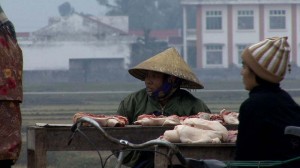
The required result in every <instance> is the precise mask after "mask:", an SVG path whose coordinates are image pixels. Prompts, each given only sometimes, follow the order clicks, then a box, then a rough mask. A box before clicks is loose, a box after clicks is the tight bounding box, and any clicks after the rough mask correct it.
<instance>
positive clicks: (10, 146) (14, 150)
mask: <svg viewBox="0 0 300 168" xmlns="http://www.w3.org/2000/svg"><path fill="white" fill-rule="evenodd" d="M21 125H22V120H21V111H20V105H19V102H18V101H0V142H1V143H0V160H15V161H16V160H17V159H18V157H19V154H20V151H21V145H22V138H21Z"/></svg>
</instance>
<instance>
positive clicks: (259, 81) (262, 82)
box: [249, 67, 274, 85]
mask: <svg viewBox="0 0 300 168" xmlns="http://www.w3.org/2000/svg"><path fill="white" fill-rule="evenodd" d="M249 69H250V71H251V72H252V73H253V74H254V75H255V80H256V82H257V83H258V84H259V85H270V84H274V83H273V82H269V81H267V80H265V79H263V78H261V77H259V76H258V75H257V74H256V73H255V72H254V71H253V70H252V69H251V68H250V67H249Z"/></svg>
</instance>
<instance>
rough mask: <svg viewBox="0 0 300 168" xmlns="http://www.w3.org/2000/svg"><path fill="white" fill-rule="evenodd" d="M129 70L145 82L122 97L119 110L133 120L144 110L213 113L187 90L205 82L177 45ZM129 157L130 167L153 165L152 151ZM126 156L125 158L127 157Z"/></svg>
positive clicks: (177, 113)
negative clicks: (184, 58)
mask: <svg viewBox="0 0 300 168" xmlns="http://www.w3.org/2000/svg"><path fill="white" fill-rule="evenodd" d="M129 73H130V74H131V75H132V76H134V77H135V78H137V79H140V80H142V81H144V82H145V86H146V87H145V88H143V89H141V90H139V91H137V92H135V93H132V94H130V95H128V96H127V97H126V98H125V99H124V100H122V101H121V103H120V105H119V108H118V111H117V113H118V114H119V115H122V116H125V117H127V118H128V120H129V123H130V124H133V122H134V121H136V120H137V117H138V116H139V115H142V114H155V115H164V116H170V115H178V116H189V115H195V114H197V113H198V112H207V113H210V110H209V108H208V107H207V105H206V104H205V103H204V102H203V101H202V100H201V99H199V98H196V97H195V96H193V95H192V94H191V93H190V92H189V91H188V90H186V89H181V88H187V89H203V85H202V84H201V82H200V81H199V79H198V78H197V77H196V75H195V74H194V73H193V72H192V70H191V68H190V67H189V66H188V65H187V63H186V62H185V61H184V60H183V59H182V57H181V56H180V55H179V53H178V52H177V50H176V49H175V48H169V49H167V50H165V51H163V52H161V53H159V54H157V55H155V56H153V57H151V58H149V59H147V60H145V61H144V62H142V63H140V64H138V65H137V66H135V67H134V68H132V69H129ZM134 155H135V157H133V156H131V157H130V163H127V166H130V167H135V168H138V167H153V162H154V161H153V158H154V155H153V152H150V153H147V152H142V153H140V152H138V153H135V154H134ZM125 160H126V159H125Z"/></svg>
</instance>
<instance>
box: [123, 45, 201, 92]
mask: <svg viewBox="0 0 300 168" xmlns="http://www.w3.org/2000/svg"><path fill="white" fill-rule="evenodd" d="M147 70H150V71H156V72H161V73H165V74H168V75H173V76H176V77H178V78H181V79H183V81H182V84H181V85H180V87H182V88H189V89H203V88H204V87H203V85H202V84H201V82H200V81H199V79H198V78H197V77H196V75H195V74H194V73H193V71H192V70H191V68H190V67H189V66H188V65H187V63H186V62H185V61H184V60H183V59H182V57H181V56H180V55H179V53H178V52H177V50H176V49H175V48H169V49H166V50H165V51H163V52H161V53H159V54H157V55H155V56H153V57H151V58H149V59H147V60H145V61H144V62H142V63H140V64H138V65H137V66H135V67H133V68H131V69H129V70H128V71H129V73H130V74H131V75H132V76H134V77H136V78H138V79H140V80H142V81H143V80H144V79H145V76H146V71H147Z"/></svg>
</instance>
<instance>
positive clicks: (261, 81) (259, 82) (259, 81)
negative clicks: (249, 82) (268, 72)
mask: <svg viewBox="0 0 300 168" xmlns="http://www.w3.org/2000/svg"><path fill="white" fill-rule="evenodd" d="M255 80H256V82H257V83H258V84H259V85H270V84H274V83H273V82H269V81H267V80H264V79H262V78H261V77H259V76H257V75H256V74H255Z"/></svg>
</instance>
